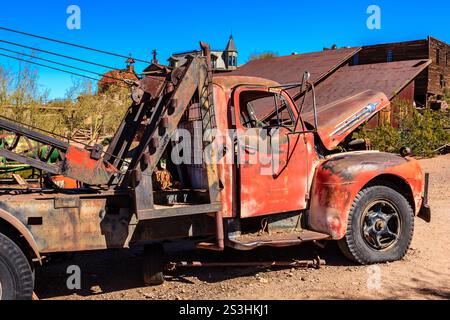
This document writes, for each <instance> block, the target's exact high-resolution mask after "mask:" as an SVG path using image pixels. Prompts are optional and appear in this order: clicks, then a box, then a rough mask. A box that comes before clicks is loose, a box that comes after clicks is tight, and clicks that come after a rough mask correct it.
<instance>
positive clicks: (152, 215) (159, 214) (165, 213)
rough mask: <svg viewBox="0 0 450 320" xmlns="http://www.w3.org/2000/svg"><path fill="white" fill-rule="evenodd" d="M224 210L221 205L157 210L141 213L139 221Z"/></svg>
mask: <svg viewBox="0 0 450 320" xmlns="http://www.w3.org/2000/svg"><path fill="white" fill-rule="evenodd" d="M220 210H222V205H221V203H211V204H200V205H188V206H179V207H176V206H174V207H167V208H162V209H161V208H155V209H147V210H141V211H139V216H138V218H139V221H145V220H153V219H163V218H170V217H180V216H192V215H198V214H208V213H215V212H218V211H220Z"/></svg>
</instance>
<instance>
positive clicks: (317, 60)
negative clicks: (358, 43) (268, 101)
mask: <svg viewBox="0 0 450 320" xmlns="http://www.w3.org/2000/svg"><path fill="white" fill-rule="evenodd" d="M360 50H361V48H360V47H357V48H345V49H338V50H325V51H321V52H313V53H305V54H295V55H291V56H284V57H277V58H269V59H260V60H254V61H250V62H248V63H246V64H244V65H243V66H241V67H239V68H238V69H237V70H236V71H233V72H231V73H230V74H229V75H230V76H234V75H236V76H237V75H240V76H253V77H261V78H266V79H270V80H274V81H277V82H279V83H281V84H287V83H293V82H300V81H301V78H302V76H303V74H304V72H305V71H308V72H310V73H311V81H314V82H317V81H320V80H321V79H323V78H324V77H325V76H327V75H328V74H329V73H331V72H333V71H335V70H336V69H337V68H338V67H339V66H341V65H342V64H343V63H345V62H346V61H348V60H349V59H350V58H351V57H353V56H354V55H355V54H356V53H357V52H359V51H360Z"/></svg>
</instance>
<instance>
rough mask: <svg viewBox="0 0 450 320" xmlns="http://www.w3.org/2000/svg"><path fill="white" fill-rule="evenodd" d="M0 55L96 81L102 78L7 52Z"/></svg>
mask: <svg viewBox="0 0 450 320" xmlns="http://www.w3.org/2000/svg"><path fill="white" fill-rule="evenodd" d="M0 56H3V57H7V58H10V59H15V60H19V61H23V62H27V63H31V64H35V65H38V66H41V67H45V68H49V69H53V70H56V71H60V72H65V73H69V74H71V75H74V76H78V77H83V78H87V79H90V80H94V81H99V80H100V79H96V78H93V77H90V76H86V75H84V74H79V73H75V72H72V71H67V70H64V69H59V68H55V67H52V66H48V65H45V64H42V63H38V62H34V61H29V60H25V59H21V58H17V57H13V56H10V55H7V54H3V53H0Z"/></svg>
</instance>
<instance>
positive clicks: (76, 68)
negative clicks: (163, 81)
mask: <svg viewBox="0 0 450 320" xmlns="http://www.w3.org/2000/svg"><path fill="white" fill-rule="evenodd" d="M0 50H3V51H7V52H11V53H15V54H18V55H22V56H25V57H29V58H32V59H37V60H41V61H45V62H50V63H53V64H56V65H60V66H63V67H67V68H72V69H75V70H79V71H83V72H88V73H91V74H95V75H97V76H100V77H104V78H109V79H113V80H116V81H123V82H126V81H125V80H124V79H119V78H115V77H112V76H109V75H106V74H104V75H103V74H101V73H98V72H94V71H91V70H87V69H83V68H78V67H74V66H71V65H68V64H65V63H61V62H57V61H53V60H49V59H44V58H40V57H36V56H33V55H31V54H26V53H22V52H18V51H14V50H10V49H6V48H2V47H0ZM30 62H31V61H30Z"/></svg>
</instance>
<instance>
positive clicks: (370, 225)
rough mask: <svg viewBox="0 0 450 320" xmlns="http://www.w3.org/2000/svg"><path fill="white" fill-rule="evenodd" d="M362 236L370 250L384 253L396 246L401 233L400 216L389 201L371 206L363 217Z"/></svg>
mask: <svg viewBox="0 0 450 320" xmlns="http://www.w3.org/2000/svg"><path fill="white" fill-rule="evenodd" d="M361 227H362V234H363V238H364V241H365V242H366V243H367V244H368V245H369V246H370V248H372V249H374V250H376V251H383V250H387V249H389V248H391V247H392V246H394V245H395V244H396V243H397V241H398V239H399V237H400V233H401V223H400V214H399V211H398V209H397V207H396V206H395V205H394V204H392V203H391V202H389V201H387V200H376V201H374V202H372V203H371V204H369V205H368V206H367V208H366V210H365V211H364V214H363V216H362V223H361Z"/></svg>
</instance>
